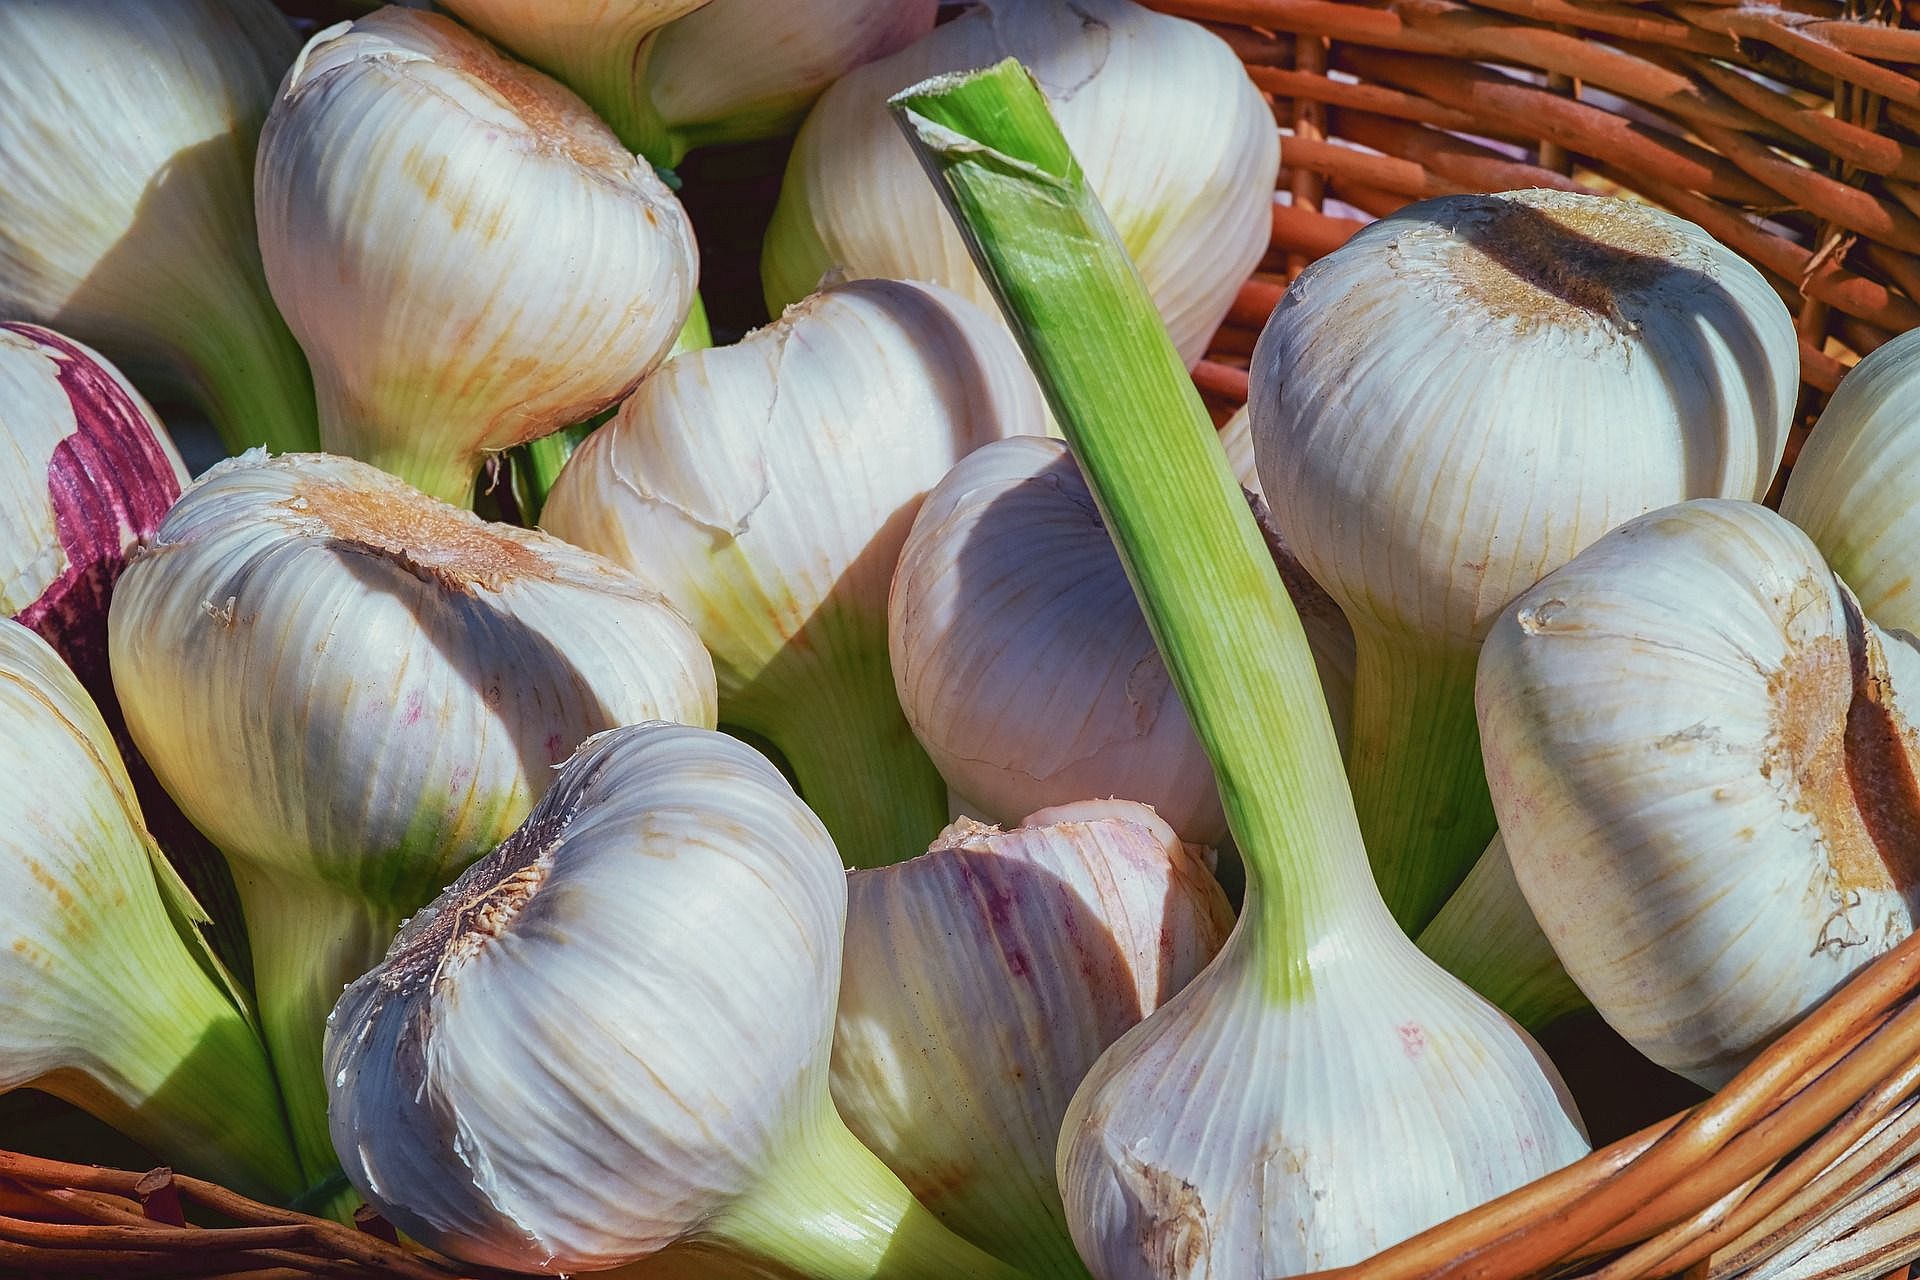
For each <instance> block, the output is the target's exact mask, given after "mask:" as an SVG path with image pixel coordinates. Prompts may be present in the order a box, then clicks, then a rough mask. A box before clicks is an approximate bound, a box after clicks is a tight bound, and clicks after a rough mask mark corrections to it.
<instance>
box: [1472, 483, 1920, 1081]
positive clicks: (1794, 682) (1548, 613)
mask: <svg viewBox="0 0 1920 1280" xmlns="http://www.w3.org/2000/svg"><path fill="white" fill-rule="evenodd" d="M1916 680H1920V653H1916V651H1915V650H1914V649H1913V647H1912V646H1911V644H1910V643H1909V642H1908V641H1906V640H1904V639H1902V638H1900V637H1897V636H1894V635H1891V634H1889V633H1886V632H1882V631H1881V630H1880V629H1879V628H1877V627H1875V626H1874V625H1873V624H1872V623H1871V622H1868V621H1867V620H1866V619H1865V618H1864V617H1863V616H1862V615H1861V613H1860V610H1859V607H1858V605H1857V603H1856V602H1855V601H1854V600H1853V598H1852V595H1851V593H1850V592H1849V591H1848V590H1847V589H1846V587H1845V585H1844V584H1843V583H1842V582H1841V581H1840V580H1839V579H1838V578H1837V577H1835V576H1834V574H1833V573H1832V572H1831V571H1830V570H1829V569H1828V567H1827V566H1826V564H1825V563H1824V562H1823V561H1822V560H1821V558H1820V553H1819V551H1818V550H1817V549H1816V548H1815V547H1814V545H1813V543H1812V541H1811V540H1809V539H1808V537H1807V536H1806V535H1805V534H1804V533H1802V532H1801V531H1800V530H1799V529H1797V528H1795V527H1794V526H1793V525H1791V524H1789V523H1788V522H1787V521H1785V520H1783V519H1781V518H1780V517H1779V516H1777V515H1775V514H1774V513H1773V512H1771V511H1768V510H1767V509H1766V508H1764V507H1760V506H1756V505H1753V504H1750V503H1738V502H1729V501H1714V500H1700V501H1694V502H1687V503H1682V504H1679V505H1677V506H1673V507H1669V508H1666V509H1664V510H1661V511H1656V512H1654V513H1652V514H1650V515H1647V516H1643V517H1641V518H1639V519H1636V520H1633V521H1630V522H1629V523H1627V524H1625V525H1623V526H1621V527H1620V528H1619V529H1617V530H1615V531H1614V532H1612V533H1610V534H1608V535H1607V536H1606V537H1604V538H1602V539H1601V540H1600V541H1598V542H1596V543H1595V544H1594V545H1593V546H1591V547H1589V548H1588V549H1587V550H1586V551H1583V552H1582V553H1581V554H1580V555H1579V556H1577V557H1575V558H1574V560H1573V561H1572V562H1571V563H1569V564H1567V565H1566V566H1565V567H1563V568H1561V569H1560V570H1558V571H1557V572H1555V573H1554V574H1552V575H1550V576H1549V577H1547V578H1546V579H1544V580H1543V581H1541V582H1540V583H1539V584H1538V585H1537V586H1535V587H1534V588H1533V589H1532V590H1530V591H1528V592H1527V593H1525V594H1524V595H1522V596H1521V597H1520V598H1519V599H1518V600H1516V601H1515V602H1514V605H1513V607H1512V608H1511V609H1510V610H1508V611H1507V612H1506V613H1505V614H1503V615H1502V616H1501V618H1500V620H1499V621H1498V622H1497V623H1496V624H1495V625H1494V627H1493V630H1492V631H1491V633H1489V635H1488V637H1487V644H1486V648H1485V649H1484V651H1483V652H1482V655H1481V659H1480V682H1479V690H1478V703H1479V713H1480V725H1481V734H1482V746H1483V748H1484V750H1485V754H1486V765H1487V776H1488V780H1489V781H1490V782H1491V783H1492V787H1493V796H1494V804H1495V807H1496V808H1497V809H1498V810H1499V814H1500V827H1501V830H1502V832H1503V833H1504V834H1505V837H1506V843H1507V848H1508V851H1509V854H1510V856H1511V858H1512V861H1513V870H1514V874H1515V876H1516V877H1517V879H1518V881H1519V883H1520V887H1521V889H1522V890H1524V892H1525V893H1526V897H1527V901H1528V903H1529V904H1531V906H1532V908H1533V912H1534V915H1535V916H1536V917H1537V918H1538V919H1539V922H1540V926H1541V928H1542V929H1543V930H1544V931H1545V933H1546V936H1547V938H1548V939H1549V940H1550V941H1551V942H1552V944H1553V948H1554V950H1555V951H1556V952H1557V953H1558V954H1559V956H1560V959H1561V960H1562V961H1563V962H1564V963H1565V965H1566V968H1567V972H1568V973H1569V974H1571V975H1572V977H1573V979H1574V981H1575V982H1577V983H1578V984H1579V985H1580V989H1581V990H1582V991H1584V992H1585V993H1586V994H1587V995H1588V996H1589V997H1590V998H1591V999H1592V1001H1593V1004H1594V1007H1595V1008H1596V1009H1598V1010H1599V1011H1600V1013H1601V1015H1602V1016H1603V1017H1605V1018H1606V1020H1607V1021H1608V1022H1609V1023H1610V1024H1611V1025H1612V1026H1613V1027H1614V1029H1615V1030H1617V1031H1619V1032H1620V1034H1621V1035H1622V1036H1624V1037H1625V1038H1626V1039H1627V1040H1629V1041H1630V1042H1632V1044H1633V1045H1634V1046H1635V1047H1636V1048H1638V1049H1639V1050H1640V1051H1641V1052H1642V1053H1644V1054H1646V1055H1647V1056H1648V1057H1649V1058H1652V1059H1653V1060H1654V1061H1655V1062H1657V1063H1659V1064H1660V1065H1661V1066H1664V1067H1666V1068H1667V1069H1669V1070H1671V1071H1675V1072H1678V1073H1680V1074H1681V1075H1684V1076H1687V1077H1689V1078H1690V1079H1693V1080H1696V1081H1699V1082H1700V1083H1702V1084H1705V1085H1707V1086H1709V1087H1717V1086H1718V1085H1719V1084H1721V1083H1723V1082H1724V1081H1725V1080H1727V1079H1728V1078H1729V1077H1731V1076H1732V1075H1733V1074H1734V1072H1735V1071H1736V1070H1737V1069H1738V1068H1739V1067H1740V1066H1741V1065H1743V1064H1744V1063H1745V1062H1746V1060H1747V1059H1748V1058H1749V1057H1750V1056H1751V1055H1752V1054H1753V1053H1754V1052H1755V1051H1757V1050H1758V1049H1760V1048H1761V1047H1762V1046H1764V1045H1765V1044H1766V1043H1767V1041H1769V1040H1770V1039H1772V1038H1773V1037H1774V1036H1775V1035H1777V1034H1778V1033H1779V1032H1781V1031H1782V1030H1784V1029H1785V1028H1786V1027H1787V1026H1789V1025H1790V1024H1791V1023H1793V1022H1794V1021H1795V1020H1797V1019H1798V1018H1799V1017H1800V1016H1801V1015H1802V1014H1804V1013H1806V1012H1807V1011H1808V1010H1809V1009H1811V1008H1812V1007H1813V1006H1814V1005H1815V1004H1816V1003H1818V1002H1819V1001H1820V1000H1821V999H1822V998H1824V997H1825V996H1826V995H1827V994H1828V993H1829V992H1831V991H1832V990H1833V988H1834V987H1835V986H1837V985H1838V984H1839V983H1840V982H1842V981H1843V980H1844V979H1845V978H1846V976H1847V975H1848V974H1849V973H1851V972H1852V971H1853V970H1855V969H1857V968H1858V967H1860V966H1861V965H1862V964H1864V963H1865V962H1866V961H1868V960H1869V959H1871V958H1872V957H1873V956H1875V955H1878V954H1879V953H1880V952H1882V951H1885V950H1886V949H1887V948H1888V947H1891V946H1892V945H1893V944H1894V943H1895V942H1897V941H1899V940H1900V939H1901V938H1903V937H1905V936H1906V935H1907V934H1908V933H1910V932H1911V931H1912V929H1913V914H1912V913H1913V898H1912V894H1913V892H1914V885H1915V883H1916V882H1917V881H1920V864H1916V863H1915V861H1914V856H1913V852H1912V840H1911V832H1912V831H1913V829H1914V825H1913V824H1915V823H1916V822H1920V802H1917V801H1916V798H1915V796H1914V793H1913V790H1912V781H1911V780H1912V777H1913V772H1912V770H1913V768H1914V763H1915V759H1916V753H1917V752H1920V734H1916V733H1915V731H1914V730H1913V729H1912V728H1911V727H1910V725H1909V723H1908V720H1907V718H1906V715H1905V714H1904V713H1903V711H1902V709H1901V706H1900V702H1899V699H1900V697H1901V695H1902V692H1903V691H1907V690H1910V689H1911V688H1913V687H1916V686H1915V685H1914V682H1915V681H1916ZM1907 696H1909V697H1910V696H1912V694H1911V693H1910V692H1909V693H1907Z"/></svg>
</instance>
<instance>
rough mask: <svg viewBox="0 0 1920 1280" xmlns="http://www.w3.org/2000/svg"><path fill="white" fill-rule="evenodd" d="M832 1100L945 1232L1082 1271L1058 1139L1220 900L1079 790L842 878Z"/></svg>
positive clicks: (1161, 836)
mask: <svg viewBox="0 0 1920 1280" xmlns="http://www.w3.org/2000/svg"><path fill="white" fill-rule="evenodd" d="M847 888H848V908H847V941H846V960H845V967H844V976H843V978H842V983H841V993H840V1005H839V1014H838V1024H837V1027H836V1030H835V1034H834V1058H833V1073H832V1076H831V1082H832V1088H833V1098H834V1102H835V1104H836V1105H837V1106H838V1108H839V1111H840V1114H841V1116H842V1117H843V1118H844V1119H845V1120H846V1122H847V1126H848V1127H849V1128H850V1129H852V1130H853V1132H854V1135H855V1136H856V1137H858V1138H859V1139H860V1140H861V1141H862V1142H863V1143H864V1144H866V1146H867V1147H869V1148H870V1149H871V1150H872V1151H873V1152H874V1153H875V1154H876V1155H878V1156H879V1157H880V1158H881V1159H882V1160H883V1161H885V1162H886V1164H887V1167H888V1168H890V1169H892V1170H893V1171H894V1172H895V1173H896V1174H898V1175H899V1176H900V1179H901V1181H903V1182H905V1183H906V1185H907V1187H908V1189H909V1190H911V1191H912V1192H913V1193H914V1195H915V1197H916V1198H918V1199H919V1200H920V1202H921V1203H922V1204H924V1205H926V1206H927V1208H929V1209H930V1210H932V1211H933V1213H934V1214H935V1215H936V1216H938V1217H939V1218H940V1219H941V1220H942V1221H944V1222H945V1223H946V1224H947V1225H948V1226H949V1227H951V1228H953V1229H954V1230H955V1231H957V1232H959V1233H960V1234H961V1235H963V1236H966V1237H967V1238H968V1239H970V1240H972V1241H973V1242H974V1243H975V1244H977V1245H979V1246H980V1247H981V1248H983V1249H986V1250H987V1251H988V1252H990V1253H993V1254H996V1255H998V1256H1000V1257H1003V1258H1005V1259H1006V1260H1007V1261H1009V1262H1012V1263H1014V1264H1015V1265H1016V1266H1019V1267H1021V1268H1022V1269H1023V1270H1026V1271H1027V1272H1029V1273H1030V1274H1032V1275H1035V1276H1047V1275H1060V1276H1072V1275H1079V1274H1082V1273H1081V1269H1080V1264H1079V1262H1078V1260H1077V1258H1076V1256H1075V1254H1074V1251H1073V1246H1072V1243H1071V1240H1070V1239H1069V1237H1068V1234H1067V1226H1066V1220H1065V1216H1064V1211H1063V1210H1062V1208H1061V1206H1060V1199H1059V1191H1058V1189H1057V1186H1056V1183H1055V1180H1054V1172H1053V1156H1054V1147H1055V1145H1056V1142H1057V1140H1058V1137H1059V1133H1060V1121H1061V1117H1062V1116H1063V1115H1064V1114H1065V1112H1066V1109H1067V1105H1068V1102H1069V1100H1070V1099H1071V1098H1072V1096H1073V1091H1074V1089H1075V1087H1076V1086H1077V1085H1078V1084H1079V1082H1080V1080H1081V1079H1082V1077H1084V1076H1085V1075H1086V1073H1087V1071H1088V1069H1089V1068H1091V1067H1092V1065H1093V1063H1094V1061H1095V1060H1096V1059H1097V1058H1098V1057H1099V1055H1100V1053H1101V1051H1102V1050H1104V1049H1105V1048H1106V1047H1107V1046H1108V1045H1109V1044H1111V1043H1112V1042H1113V1041H1114V1040H1115V1039H1117V1038H1118V1037H1119V1036H1120V1034H1121V1033H1122V1032H1124V1031H1125V1030H1126V1029H1127V1028H1129V1027H1131V1026H1133V1025H1134V1024H1135V1023H1137V1022H1139V1021H1140V1019H1141V1018H1143V1017H1145V1016H1146V1015H1147V1014H1148V1013H1151V1012H1152V1011H1153V1010H1154V1009H1156V1008H1158V1007H1159V1006H1160V1005H1161V1004H1162V1003H1163V1002H1165V1001H1166V1000H1167V999H1168V998H1170V997H1171V996H1172V995H1173V994H1174V993H1175V992H1176V991H1178V990H1180V989H1181V988H1182V987H1184V986H1185V985H1186V984H1187V983H1188V982H1189V981H1191V980H1192V978H1193V976H1194V975H1195V974H1196V973H1198V972H1199V971H1200V969H1201V968H1202V967H1204V966H1205V965H1206V963H1207V962H1208V961H1209V960H1211V959H1212V958H1213V956H1214V954H1215V953H1216V952H1217V951H1218V950H1219V949H1220V946H1221V944H1222V943H1224V942H1225V940H1226V936H1227V934H1228V932H1229V931H1230V930H1231V929H1232V927H1233V915H1232V911H1231V909H1230V907H1229V906H1228V904H1227V901H1226V897H1225V895H1224V894H1223V893H1222V892H1221V890H1220V887H1219V885H1218V884H1217V883H1215V882H1214V879H1213V877H1212V876H1211V875H1210V874H1209V873H1208V872H1207V870H1206V869H1205V867H1204V866H1203V865H1202V864H1201V862H1200V859H1199V857H1198V856H1197V851H1196V850H1193V849H1190V848H1188V847H1186V846H1183V845H1182V844H1181V842H1180V840H1179V838H1178V837H1177V836H1176V835H1175V834H1174V832H1173V830H1172V828H1170V827H1168V826H1167V825H1166V824H1165V823H1164V822H1162V821H1160V820H1159V819H1158V818H1156V817H1155V816H1154V814H1153V811H1152V810H1151V809H1148V808H1147V807H1146V806H1145V805H1140V804H1133V803H1130V802H1127V801H1118V800H1114V801H1085V802H1081V803H1077V804H1068V805H1062V806H1058V807H1056V808H1052V809H1047V810H1043V811H1042V812H1039V813H1035V814H1031V815H1029V816H1028V817H1027V818H1026V819H1025V820H1024V821H1023V822H1021V823H1020V824H1019V825H1018V827H1016V828H1013V829H1009V830H1007V831H1001V830H1000V829H998V828H997V827H991V826H986V825H983V824H980V823H977V822H972V821H969V820H966V819H962V820H961V821H959V822H957V823H955V824H954V825H953V826H952V827H949V828H948V829H947V831H946V832H945V833H943V834H942V836H941V838H940V839H939V840H938V841H937V842H935V844H934V846H933V847H932V848H931V849H929V850H928V851H927V853H926V854H924V855H923V856H921V857H918V858H915V859H913V860H911V861H908V862H904V863H901V864H899V865H897V866H893V867H883V868H878V869H873V870H865V871H855V872H852V873H851V874H850V875H849V876H848V886H847Z"/></svg>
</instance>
